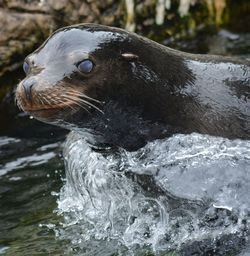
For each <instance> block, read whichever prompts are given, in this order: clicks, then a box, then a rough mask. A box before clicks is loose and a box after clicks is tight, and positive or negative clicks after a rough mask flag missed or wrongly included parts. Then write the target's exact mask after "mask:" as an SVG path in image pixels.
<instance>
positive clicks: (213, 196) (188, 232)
mask: <svg viewBox="0 0 250 256" xmlns="http://www.w3.org/2000/svg"><path fill="white" fill-rule="evenodd" d="M64 158H65V163H66V183H65V185H64V187H63V188H62V190H61V192H60V197H59V199H58V212H59V213H61V214H63V215H64V216H65V223H64V228H63V229H62V230H60V229H59V230H58V237H59V238H63V239H67V240H71V242H72V246H73V247H75V248H78V249H79V248H84V250H85V252H84V253H83V252H82V251H81V255H103V251H101V252H97V251H96V250H95V249H94V250H93V240H96V241H101V243H104V241H109V247H108V249H107V248H106V247H104V248H105V249H106V254H107V255H112V253H118V252H119V250H120V247H121V246H124V247H126V248H129V249H130V251H129V252H128V254H124V252H123V254H122V255H131V251H133V252H137V250H138V249H137V248H140V247H145V246H146V247H148V249H149V250H152V251H154V252H160V251H166V250H170V251H171V250H178V251H181V252H182V253H184V254H185V252H187V248H186V247H187V246H188V247H190V246H192V245H193V244H194V243H195V242H197V240H198V241H200V242H201V243H203V244H204V245H205V246H206V243H207V241H206V240H207V239H212V240H213V241H212V244H211V245H210V247H214V248H216V245H217V243H218V242H225V241H226V240H228V239H229V240H230V242H231V244H232V245H231V246H227V248H224V250H225V251H223V253H225V252H231V251H234V249H235V248H234V247H235V246H236V245H237V246H238V243H239V241H238V240H235V236H236V237H238V238H239V239H241V240H242V241H241V242H242V244H244V243H245V242H246V239H247V236H248V233H249V231H248V230H249V224H250V211H249V210H250V201H249V194H250V186H249V184H250V168H249V167H250V143H249V141H241V140H233V141H230V140H227V139H222V138H214V137H210V136H206V135H199V134H191V135H175V136H173V137H171V138H169V139H164V140H158V141H155V142H152V143H148V144H147V145H146V146H145V147H144V148H142V149H140V150H138V151H137V152H133V153H131V152H127V151H124V150H120V152H119V153H114V154H110V153H108V154H104V155H103V154H100V153H99V152H95V151H93V150H92V149H91V148H90V147H89V146H88V144H87V143H86V142H85V140H84V139H83V138H82V137H80V136H79V135H78V134H75V133H71V134H70V135H69V136H68V139H67V142H66V146H65V147H64ZM73 227H74V228H73ZM110 241H112V243H110ZM110 244H111V245H112V246H110ZM102 246H103V245H102ZM214 248H213V249H214ZM221 249H222V248H220V249H219V250H220V252H222V250H221ZM214 250H216V249H214ZM187 255H188V254H187Z"/></svg>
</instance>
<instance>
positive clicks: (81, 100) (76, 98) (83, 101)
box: [67, 95, 104, 114]
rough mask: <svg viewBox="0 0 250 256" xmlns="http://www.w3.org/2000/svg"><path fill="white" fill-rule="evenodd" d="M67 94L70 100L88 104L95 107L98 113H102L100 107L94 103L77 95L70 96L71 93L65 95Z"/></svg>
mask: <svg viewBox="0 0 250 256" xmlns="http://www.w3.org/2000/svg"><path fill="white" fill-rule="evenodd" d="M67 96H68V97H69V98H71V99H72V100H75V101H80V102H82V103H84V104H85V105H88V106H90V107H92V108H95V109H96V110H97V111H99V112H100V113H102V114H104V112H103V111H102V110H101V109H100V108H98V107H97V106H96V105H94V104H92V103H90V102H88V101H86V100H83V99H81V98H79V97H74V96H71V95H67Z"/></svg>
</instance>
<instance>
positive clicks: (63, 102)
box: [16, 85, 103, 120]
mask: <svg viewBox="0 0 250 256" xmlns="http://www.w3.org/2000/svg"><path fill="white" fill-rule="evenodd" d="M16 103H17V106H18V107H19V108H20V109H21V110H23V111H24V112H26V113H28V114H30V115H32V116H34V117H35V118H38V119H40V118H44V119H50V120H51V119H56V118H57V117H58V115H60V119H63V117H64V115H65V117H66V115H67V114H73V113H75V112H77V111H79V110H80V109H82V110H83V111H84V112H86V113H88V114H90V113H91V112H92V110H97V111H98V112H100V113H103V111H102V110H101V105H102V102H100V101H98V100H96V99H94V98H92V97H90V96H87V95H86V94H85V93H82V92H80V91H78V90H77V89H73V88H70V87H69V88H65V87H64V88H61V90H59V89H58V88H57V89H54V90H52V89H47V90H44V91H42V92H41V91H35V90H34V91H33V93H32V97H31V98H28V97H26V95H25V91H24V90H23V89H22V87H21V85H18V87H17V90H16Z"/></svg>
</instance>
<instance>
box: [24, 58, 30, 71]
mask: <svg viewBox="0 0 250 256" xmlns="http://www.w3.org/2000/svg"><path fill="white" fill-rule="evenodd" d="M29 69H30V65H29V64H28V63H27V62H26V61H25V62H24V63H23V71H24V73H25V74H27V73H28V72H29Z"/></svg>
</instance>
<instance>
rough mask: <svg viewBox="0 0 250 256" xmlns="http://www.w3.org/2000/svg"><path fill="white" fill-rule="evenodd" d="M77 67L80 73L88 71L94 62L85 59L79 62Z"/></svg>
mask: <svg viewBox="0 0 250 256" xmlns="http://www.w3.org/2000/svg"><path fill="white" fill-rule="evenodd" d="M77 67H78V69H79V70H80V71H81V72H82V73H90V72H91V71H92V69H93V67H94V63H93V62H92V61H91V60H88V59H87V60H83V61H82V62H80V63H79V64H78V66H77Z"/></svg>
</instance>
